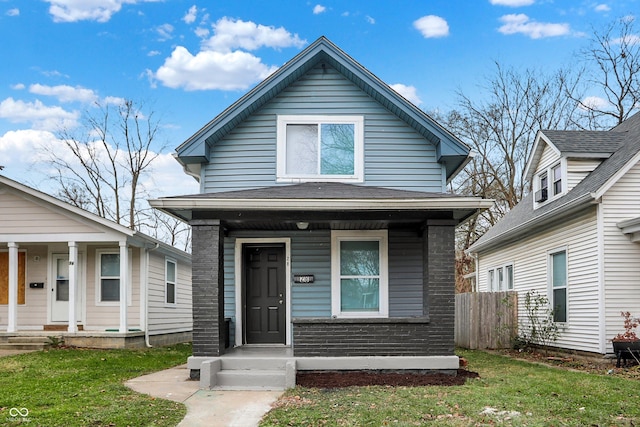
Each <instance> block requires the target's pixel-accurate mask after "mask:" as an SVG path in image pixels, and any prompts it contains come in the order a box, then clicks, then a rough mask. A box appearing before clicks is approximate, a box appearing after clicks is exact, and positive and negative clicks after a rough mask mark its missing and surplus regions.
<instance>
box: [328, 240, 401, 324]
mask: <svg viewBox="0 0 640 427" xmlns="http://www.w3.org/2000/svg"><path fill="white" fill-rule="evenodd" d="M387 241H388V238H387V231H386V230H381V231H362V232H353V231H333V232H332V233H331V251H332V254H331V270H332V281H331V293H332V314H333V315H334V316H336V317H387V316H388V313H389V301H388V272H387V271H388V270H387V258H388V256H387Z"/></svg>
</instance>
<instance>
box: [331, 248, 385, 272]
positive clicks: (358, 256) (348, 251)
mask: <svg viewBox="0 0 640 427" xmlns="http://www.w3.org/2000/svg"><path fill="white" fill-rule="evenodd" d="M379 274H380V249H379V243H378V242H377V241H364V242H358V241H341V242H340V275H341V276H378V275H379Z"/></svg>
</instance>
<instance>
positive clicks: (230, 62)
mask: <svg viewBox="0 0 640 427" xmlns="http://www.w3.org/2000/svg"><path fill="white" fill-rule="evenodd" d="M276 69H277V68H276V67H268V66H267V65H265V64H263V63H262V62H261V60H260V58H258V57H256V56H253V55H251V54H250V53H247V52H241V51H235V52H225V53H223V52H213V51H201V52H199V53H197V54H196V55H192V54H191V53H190V52H189V51H188V50H187V49H186V48H185V47H182V46H178V47H176V48H175V49H174V51H173V53H172V54H171V57H169V58H167V59H166V60H165V62H164V64H163V65H162V66H161V67H160V68H159V69H158V71H157V72H156V73H155V78H157V79H158V80H160V81H161V82H162V83H163V84H164V85H165V86H168V87H171V88H179V87H182V88H184V89H186V90H207V89H220V90H237V89H246V88H247V87H249V86H250V85H251V84H253V83H255V82H257V81H260V80H263V79H265V78H266V77H268V76H269V74H271V73H272V72H273V71H275V70H276Z"/></svg>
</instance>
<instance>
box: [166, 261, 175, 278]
mask: <svg viewBox="0 0 640 427" xmlns="http://www.w3.org/2000/svg"><path fill="white" fill-rule="evenodd" d="M167 281H168V282H175V281H176V264H175V263H173V262H171V261H167Z"/></svg>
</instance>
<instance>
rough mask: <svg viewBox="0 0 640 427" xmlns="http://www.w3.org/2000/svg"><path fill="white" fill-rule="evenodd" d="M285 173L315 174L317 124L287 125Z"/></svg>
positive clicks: (316, 167) (316, 166) (316, 162)
mask: <svg viewBox="0 0 640 427" xmlns="http://www.w3.org/2000/svg"><path fill="white" fill-rule="evenodd" d="M286 151H287V158H286V173H287V174H292V175H296V174H297V175H317V173H318V125H307V124H301V125H287V147H286Z"/></svg>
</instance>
